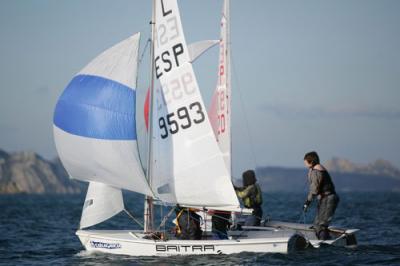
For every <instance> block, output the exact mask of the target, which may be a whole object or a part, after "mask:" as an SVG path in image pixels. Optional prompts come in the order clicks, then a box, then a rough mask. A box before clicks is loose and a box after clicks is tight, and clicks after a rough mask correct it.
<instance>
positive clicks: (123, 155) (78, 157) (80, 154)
mask: <svg viewBox="0 0 400 266" xmlns="http://www.w3.org/2000/svg"><path fill="white" fill-rule="evenodd" d="M139 39H140V34H139V33H137V34H135V35H133V36H131V37H130V38H128V39H126V40H124V41H122V42H120V43H118V44H116V45H115V46H113V47H111V48H110V49H108V50H106V51H105V52H103V53H102V54H100V55H99V56H98V57H96V58H95V59H94V60H93V61H91V62H90V63H89V64H88V65H87V66H86V67H85V68H83V69H82V70H81V71H80V72H79V73H78V74H77V75H76V76H75V77H74V78H73V79H72V81H71V82H70V83H69V84H68V86H67V88H66V89H65V90H64V92H63V94H62V95H61V97H60V98H59V100H58V102H57V106H56V109H55V113H54V126H53V129H54V139H55V144H56V147H57V151H58V154H59V156H60V159H61V161H62V163H63V165H64V167H65V168H66V170H67V172H68V173H69V175H70V176H71V177H72V178H75V179H79V180H83V181H94V182H98V183H103V184H106V185H109V186H113V187H115V188H123V189H128V190H132V191H135V192H139V193H142V194H146V195H152V192H151V189H150V187H149V185H148V183H147V181H146V179H145V176H144V173H143V169H142V166H141V163H140V160H139V152H138V147H137V136H136V121H135V120H136V119H135V98H136V91H135V88H136V75H137V60H138V48H139Z"/></svg>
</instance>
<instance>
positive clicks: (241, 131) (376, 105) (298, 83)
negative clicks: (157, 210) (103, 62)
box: [0, 0, 400, 174]
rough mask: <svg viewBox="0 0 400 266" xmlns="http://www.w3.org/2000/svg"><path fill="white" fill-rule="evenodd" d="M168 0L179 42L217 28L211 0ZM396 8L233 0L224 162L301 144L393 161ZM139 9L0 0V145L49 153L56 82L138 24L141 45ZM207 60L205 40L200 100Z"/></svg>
mask: <svg viewBox="0 0 400 266" xmlns="http://www.w3.org/2000/svg"><path fill="white" fill-rule="evenodd" d="M179 5H180V9H181V17H182V21H183V28H184V32H185V37H186V40H187V43H192V42H195V41H199V40H204V39H218V38H219V29H220V28H219V21H220V12H221V8H222V1H220V0H202V1H195V0H181V1H179ZM399 13H400V1H396V0H393V1H389V0H381V1H373V0H372V1H371V0H337V1H318V0H307V1H302V0H298V1H286V0H276V1H272V0H271V1H270V0H249V1H240V0H232V1H231V20H232V21H231V41H232V62H233V66H232V69H233V70H232V74H233V76H232V81H233V92H232V98H233V107H232V108H233V124H232V134H233V137H232V138H233V139H232V145H233V151H232V153H233V155H232V156H233V169H234V173H235V174H237V173H239V172H240V171H242V170H245V169H247V168H254V167H255V166H287V167H302V166H303V156H304V154H305V153H306V152H308V151H311V150H316V151H317V152H318V153H319V154H320V157H321V160H322V162H324V161H326V160H329V159H331V158H332V157H340V158H346V159H349V160H351V161H354V162H356V163H360V164H366V163H368V162H371V161H374V160H376V159H378V158H382V159H386V160H389V161H390V162H392V163H393V164H394V165H395V166H397V167H400V137H399V136H400V105H399V102H400V26H399V25H400V16H399ZM150 15H151V7H150V1H144V0H142V1H139V0H136V1H129V0H126V1H123V0H116V1H105V0H86V1H78V0H68V1H53V0H36V1H23V0H2V1H0V45H1V49H0V58H1V60H0V149H4V150H6V151H8V152H14V151H22V150H28V151H34V152H37V153H39V154H40V155H42V156H43V157H45V158H48V159H51V158H54V157H55V156H56V155H57V152H56V149H55V146H54V141H53V131H52V125H53V112H54V108H55V105H56V103H57V99H58V97H59V96H60V95H61V93H62V91H63V89H64V88H65V87H66V86H67V84H68V82H69V81H70V80H71V79H72V78H73V76H74V75H75V74H76V73H77V72H79V70H80V69H82V68H83V67H84V66H85V65H86V64H87V63H88V62H89V61H90V60H91V59H93V58H94V57H95V56H96V55H98V54H99V53H101V52H102V51H104V50H105V49H107V48H109V47H111V46H112V45H113V44H115V43H117V42H119V41H121V40H123V39H125V38H127V37H128V36H130V35H132V34H134V33H135V32H137V31H141V32H142V42H141V53H142V51H143V48H144V46H145V43H146V40H147V39H148V38H149V36H150V27H149V21H150ZM147 54H148V50H146V51H145V56H144V60H143V63H142V64H141V66H140V75H141V77H139V86H138V87H139V89H138V98H139V99H140V97H142V98H143V97H144V96H143V95H144V92H141V91H144V89H145V88H147V86H148V80H149V67H148V64H147V63H145V62H144V61H146V59H148V56H147ZM217 61H218V49H217V48H213V49H211V50H210V51H209V52H207V53H206V54H204V55H203V56H202V57H201V58H199V59H198V60H197V61H196V62H195V63H194V68H195V72H196V75H197V79H198V82H199V85H200V88H201V91H202V94H203V98H204V101H205V102H206V104H207V105H208V104H209V103H210V99H211V95H212V92H213V90H214V88H215V84H216V73H217ZM141 106H142V105H140V103H139V107H138V108H139V110H138V112H141ZM140 130H143V127H139V131H140Z"/></svg>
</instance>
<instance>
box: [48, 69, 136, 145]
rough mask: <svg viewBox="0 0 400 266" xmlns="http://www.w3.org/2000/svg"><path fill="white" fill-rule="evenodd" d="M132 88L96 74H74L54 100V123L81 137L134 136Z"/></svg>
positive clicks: (122, 138)
mask: <svg viewBox="0 0 400 266" xmlns="http://www.w3.org/2000/svg"><path fill="white" fill-rule="evenodd" d="M135 98H136V93H135V91H134V90H133V89H131V88H129V87H127V86H125V85H123V84H121V83H118V82H116V81H113V80H109V79H106V78H103V77H99V76H92V75H78V76H75V77H74V78H73V79H72V80H71V82H70V83H69V84H68V86H67V88H66V89H65V90H64V92H63V94H62V95H61V97H60V99H59V100H58V102H57V105H56V109H55V112H54V124H55V125H56V126H57V127H59V128H60V129H62V130H64V131H66V132H68V133H71V134H74V135H78V136H83V137H89V138H96V139H110V140H135V139H136V121H135Z"/></svg>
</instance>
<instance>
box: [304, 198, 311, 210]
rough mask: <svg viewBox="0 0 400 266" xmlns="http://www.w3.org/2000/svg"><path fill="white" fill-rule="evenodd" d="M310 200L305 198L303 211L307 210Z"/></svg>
mask: <svg viewBox="0 0 400 266" xmlns="http://www.w3.org/2000/svg"><path fill="white" fill-rule="evenodd" d="M310 203H311V202H310V201H308V200H306V201H305V202H304V205H303V212H307V210H308V207H309V206H310Z"/></svg>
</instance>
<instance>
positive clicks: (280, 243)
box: [53, 0, 308, 256]
mask: <svg viewBox="0 0 400 266" xmlns="http://www.w3.org/2000/svg"><path fill="white" fill-rule="evenodd" d="M228 10H229V1H228V0H225V1H224V7H223V12H222V20H221V40H220V41H219V42H218V43H219V45H220V54H221V56H223V57H224V59H223V60H220V67H219V73H220V80H221V81H220V84H219V85H218V88H220V89H221V90H223V91H226V88H227V86H226V84H229V81H228V79H225V80H224V81H222V80H223V78H222V74H221V73H222V72H221V66H222V68H226V69H227V71H229V67H228V64H226V62H227V61H228V60H229V59H228V58H229V56H228V55H229V49H228V48H227V47H228V46H227V45H228V41H227V40H228V37H227V36H228V25H229V12H228ZM139 40H140V33H136V34H134V35H133V36H131V37H129V38H127V39H125V40H123V41H121V42H119V43H117V44H116V45H114V46H113V47H111V48H109V49H108V50H106V51H104V52H103V53H101V54H100V55H99V56H97V57H96V58H95V59H93V60H92V61H91V62H90V63H89V64H88V65H87V66H86V67H84V68H83V69H82V70H81V71H80V72H79V73H78V74H77V75H76V76H75V77H74V78H73V79H72V80H71V82H70V83H69V84H68V86H67V87H66V89H65V90H64V92H63V94H62V95H61V96H60V98H59V101H58V103H57V105H56V108H55V113H54V125H53V132H54V139H55V144H56V148H57V151H58V154H59V156H60V159H61V161H62V163H63V165H64V167H65V169H66V170H67V172H68V173H69V175H70V177H71V178H74V179H77V180H81V181H86V182H89V186H88V191H87V195H86V198H85V201H84V205H83V210H82V216H81V220H80V225H79V229H78V231H77V232H76V234H77V236H78V237H79V239H80V241H81V243H82V245H83V246H84V247H85V249H86V250H88V251H98V252H106V253H113V254H126V255H132V256H168V255H201V254H232V253H240V252H279V253H287V252H289V251H291V250H294V249H301V248H305V247H306V246H307V244H308V243H307V241H306V238H305V236H304V235H303V234H302V233H299V232H298V231H296V230H292V229H279V228H274V227H259V228H249V230H240V231H239V230H238V231H230V232H229V239H227V240H213V239H211V238H210V236H209V235H208V233H207V232H205V233H204V237H203V239H201V240H181V239H177V238H176V237H175V236H174V235H172V234H168V233H167V232H165V231H159V230H158V229H157V228H156V227H155V226H154V221H153V212H154V211H153V203H154V201H157V202H162V203H163V204H166V205H168V204H169V205H176V204H179V205H180V206H184V207H191V208H196V209H198V210H201V211H203V212H204V213H207V211H209V210H223V211H230V212H233V213H244V212H246V210H245V209H242V208H241V207H240V204H239V202H238V199H237V197H236V194H235V191H234V189H233V186H232V183H231V170H230V168H231V166H230V136H229V140H228V139H225V140H223V141H222V140H221V139H220V140H219V141H217V140H218V138H216V136H218V135H215V134H214V130H213V128H214V129H215V126H214V127H213V126H212V124H214V123H215V121H213V120H212V119H209V117H208V115H207V111H206V108H205V105H204V102H203V99H202V96H201V93H200V90H199V86H198V84H197V80H196V75H195V72H194V70H193V67H192V62H193V61H194V60H195V59H196V58H197V57H198V56H200V55H201V54H202V53H203V52H204V51H205V50H207V49H208V48H210V47H211V46H212V45H214V44H215V43H216V42H215V41H203V42H199V43H195V44H192V45H187V44H186V41H185V37H184V34H183V27H182V24H181V19H180V14H179V9H178V4H177V0H157V1H156V0H154V1H153V14H152V42H151V46H152V49H151V72H152V75H151V76H152V82H151V88H150V92H149V116H148V127H149V129H148V147H147V158H146V159H145V160H143V161H145V163H146V170H144V167H142V158H141V157H140V153H139V147H138V142H137V131H136V127H137V121H136V107H135V106H136V88H137V72H138V53H139ZM220 59H221V58H220ZM221 62H222V63H221ZM224 73H225V72H224ZM226 73H227V72H226ZM155 79H156V80H157V81H158V82H159V84H160V85H159V86H158V87H156V86H155V85H154V84H155ZM229 86H230V85H229ZM229 86H228V87H229ZM220 89H218V90H217V91H219V92H218V94H219V95H220V97H219V98H220V99H222V98H223V97H222V96H221V95H222V94H223V95H224V97H227V98H226V99H227V102H229V100H230V99H229V96H230V95H229V92H228V93H227V94H225V92H224V93H221V90H220ZM228 89H229V88H228ZM221 106H222V105H221V102H220V103H219V107H218V108H217V109H218V110H219V111H221ZM226 106H230V105H228V104H227V105H226ZM225 111H226V112H229V109H224V112H225ZM212 113H213V111H210V114H212ZM220 114H221V113H220ZM227 117H228V116H227ZM221 119H222V118H221V117H220V120H219V121H220V125H222V124H221V121H222V120H221ZM224 138H225V137H224ZM228 142H229V143H228ZM221 143H225V144H226V145H225V144H224V145H225V146H226V147H227V148H224V147H223V146H221ZM143 163H144V162H143ZM122 189H124V190H129V191H133V192H137V193H140V194H143V195H144V196H145V198H146V200H145V211H144V228H143V230H88V229H86V228H88V227H90V226H93V225H96V224H98V223H101V222H103V221H105V220H107V219H110V218H111V217H113V216H114V215H116V214H118V213H120V212H121V211H125V212H126V213H127V214H128V215H130V213H129V212H128V211H127V210H126V209H125V207H124V201H123V195H122ZM170 213H171V212H170ZM167 218H169V216H168V215H167V216H166V219H167ZM163 223H165V220H164V221H163ZM250 229H251V230H250Z"/></svg>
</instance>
